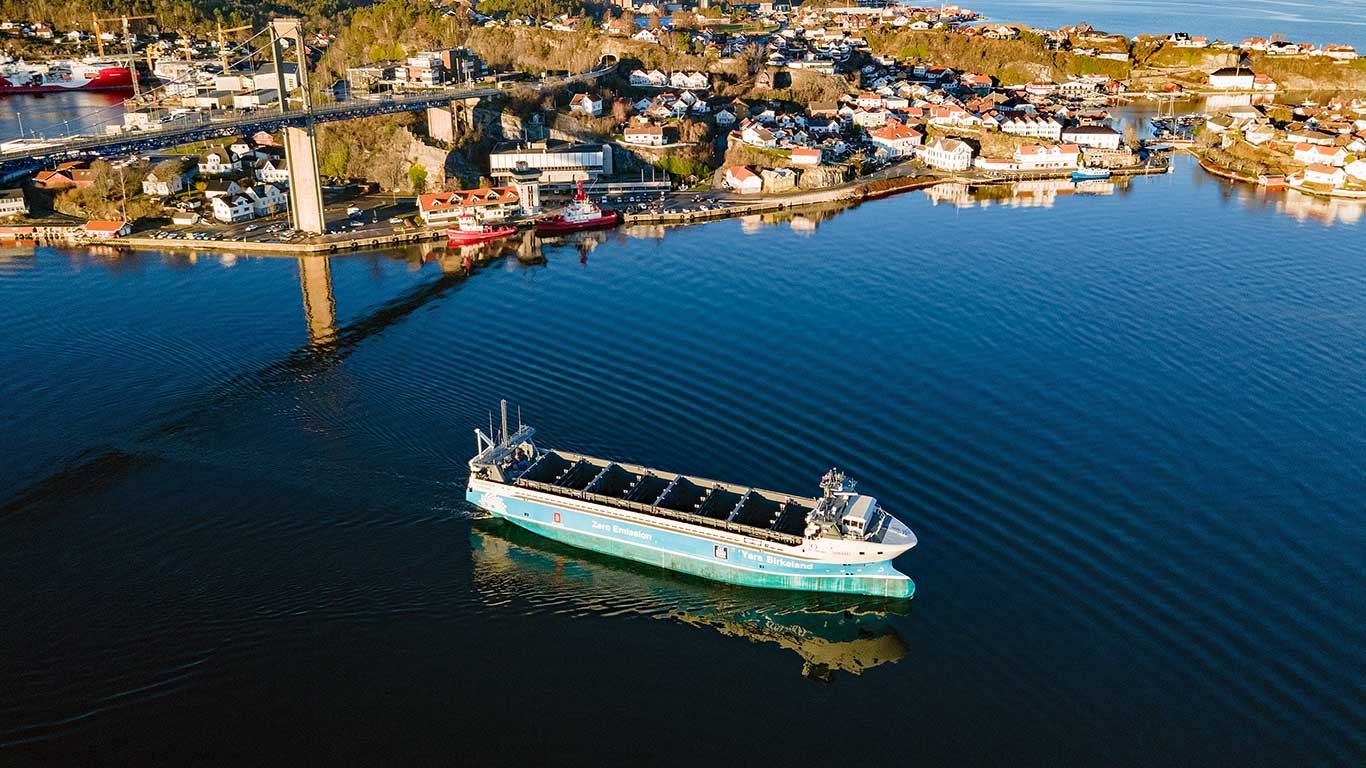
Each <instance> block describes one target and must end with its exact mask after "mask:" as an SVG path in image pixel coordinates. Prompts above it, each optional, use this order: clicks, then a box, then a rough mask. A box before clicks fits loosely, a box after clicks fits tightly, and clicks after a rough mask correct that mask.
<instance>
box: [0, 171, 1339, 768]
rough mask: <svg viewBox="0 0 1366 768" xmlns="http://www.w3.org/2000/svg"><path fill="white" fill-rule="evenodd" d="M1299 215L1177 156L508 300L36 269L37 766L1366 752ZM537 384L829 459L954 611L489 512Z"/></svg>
mask: <svg viewBox="0 0 1366 768" xmlns="http://www.w3.org/2000/svg"><path fill="white" fill-rule="evenodd" d="M1289 200H1290V199H1289V198H1279V197H1278V198H1266V199H1262V198H1257V197H1255V196H1253V195H1252V193H1250V192H1248V191H1246V190H1240V189H1234V188H1231V187H1228V186H1226V185H1224V184H1221V183H1218V182H1214V181H1210V180H1208V179H1205V178H1203V177H1200V176H1198V175H1196V174H1195V173H1194V172H1193V171H1192V169H1191V168H1190V166H1189V164H1185V163H1183V164H1181V166H1180V168H1179V169H1178V172H1177V173H1176V174H1173V175H1171V176H1166V177H1160V178H1151V179H1145V180H1139V181H1137V182H1135V183H1134V184H1133V185H1131V186H1128V187H1122V188H1120V189H1118V190H1117V193H1116V194H1113V195H1110V196H1080V195H1077V196H1073V195H1067V194H1063V195H1058V196H1054V195H1053V194H1052V193H1048V192H1044V193H1038V194H1033V195H1032V196H1028V197H1025V198H1015V199H1004V200H1003V199H1000V198H999V196H997V197H996V198H995V199H994V200H993V203H994V204H991V205H985V204H983V202H982V201H981V199H980V196H978V195H973V194H970V193H967V192H966V191H962V190H958V191H955V190H939V191H937V192H936V193H934V194H933V195H930V194H924V193H914V194H909V195H903V196H899V197H895V198H891V199H887V200H884V201H880V202H876V203H870V204H866V205H863V206H860V207H858V208H854V209H851V210H847V211H843V212H840V213H838V214H837V215H834V216H831V217H829V218H826V219H824V220H819V221H818V220H817V219H818V218H819V217H815V216H804V217H799V218H797V219H795V220H793V221H792V222H790V223H782V224H776V225H767V224H764V223H762V222H742V221H723V222H718V223H713V224H707V225H703V226H695V227H688V228H682V229H673V230H669V231H667V232H665V233H662V236H655V235H659V234H660V233H655V232H651V231H648V230H647V231H641V232H635V233H633V234H627V233H618V234H614V235H612V236H610V237H607V238H606V239H605V241H604V242H602V243H600V244H598V245H597V246H596V248H593V249H591V251H590V250H589V247H588V246H587V245H583V246H581V250H582V251H583V252H584V254H585V255H584V256H583V257H582V258H581V254H580V250H576V249H575V248H574V247H573V246H572V245H567V244H566V245H547V246H546V248H545V250H544V253H545V256H546V261H545V264H544V265H543V266H536V267H521V266H518V265H517V263H516V261H515V260H500V261H497V262H494V263H493V264H492V265H490V266H488V267H485V268H483V269H481V270H479V271H477V272H476V273H475V274H474V275H473V276H471V277H468V278H467V277H465V276H464V275H462V274H461V273H460V272H459V270H458V268H457V269H451V270H449V271H443V269H442V263H441V262H442V260H441V259H440V258H436V257H439V255H440V252H439V250H438V252H437V253H435V254H428V255H427V259H426V260H425V262H424V258H423V255H422V254H420V253H417V252H407V251H404V252H386V253H377V254H359V255H346V256H337V257H333V258H332V259H330V263H329V262H320V261H312V262H307V263H303V264H301V263H300V262H297V261H295V260H289V259H275V258H245V257H237V258H223V257H220V256H213V255H199V256H198V257H189V256H185V255H174V254H169V253H168V254H159V253H134V254H124V255H113V254H100V253H93V254H91V253H75V252H62V251H56V250H51V249H47V248H43V249H39V250H38V251H37V252H36V253H35V252H33V251H32V250H23V249H13V250H7V251H5V252H4V253H3V257H2V258H0V296H3V299H4V301H3V304H4V307H5V323H4V325H3V327H2V329H0V424H3V425H4V427H3V428H4V435H5V440H4V443H5V452H6V459H5V462H4V471H3V473H2V474H0V584H3V589H0V616H2V617H3V626H4V631H3V632H0V690H4V691H5V695H4V696H3V698H0V761H3V762H5V763H6V764H16V763H17V764H25V763H35V764H38V763H44V764H50V763H54V762H84V763H176V764H184V763H197V764H206V763H207V764H214V763H222V764H241V763H244V762H263V761H265V760H267V759H269V760H271V761H275V760H291V761H305V760H307V761H309V762H313V761H324V762H336V761H346V762H363V763H379V762H381V761H391V760H392V761H394V762H398V763H412V762H441V763H451V762H461V763H465V762H468V763H472V764H478V763H493V764H527V763H532V762H537V763H539V762H547V761H554V762H569V763H588V762H620V761H623V760H626V759H633V760H648V761H651V762H665V763H682V762H690V763H691V762H695V761H697V760H699V759H714V760H722V761H726V762H731V761H733V760H734V759H735V758H736V757H737V756H739V755H748V756H752V757H755V758H761V759H763V760H766V761H770V762H778V763H790V762H794V761H796V760H801V761H802V762H803V763H804V764H805V763H808V762H809V763H811V764H815V763H818V762H829V761H837V762H840V763H845V762H854V761H866V762H871V763H873V764H901V765H904V764H910V763H915V762H923V763H925V764H999V763H1003V762H1005V763H1011V764H1019V765H1058V764H1104V765H1152V764H1171V763H1177V764H1190V763H1201V762H1203V763H1214V762H1217V763H1219V764H1246V765H1309V764H1333V763H1343V764H1350V763H1356V764H1360V762H1361V758H1362V757H1363V748H1364V745H1363V736H1362V726H1363V722H1366V720H1364V717H1363V716H1364V715H1366V712H1364V711H1363V710H1364V709H1366V708H1364V706H1363V697H1362V688H1361V685H1362V682H1361V681H1362V677H1361V672H1362V669H1363V662H1366V656H1364V654H1363V648H1366V623H1364V622H1366V614H1364V613H1363V608H1364V607H1366V606H1363V598H1362V595H1363V588H1366V584H1363V577H1362V573H1363V571H1362V552H1363V551H1366V549H1364V545H1366V528H1364V527H1363V523H1362V510H1363V501H1362V500H1363V498H1366V493H1363V492H1364V491H1366V483H1363V479H1362V478H1363V470H1366V466H1364V464H1366V458H1364V457H1366V445H1363V437H1362V435H1363V434H1364V433H1366V261H1363V249H1362V243H1363V242H1366V241H1364V240H1363V237H1362V235H1363V232H1362V230H1361V227H1360V225H1359V224H1358V223H1356V219H1355V218H1354V217H1355V216H1358V215H1359V213H1360V211H1353V210H1352V209H1348V208H1342V207H1334V206H1327V205H1322V204H1314V203H1310V202H1307V201H1302V200H1296V201H1295V202H1289ZM950 202H953V203H958V204H959V205H963V206H970V207H955V206H954V205H951V204H948V203H950ZM1292 214H1293V215H1292ZM641 235H644V236H641ZM456 261H458V260H457V259H447V260H445V263H446V265H447V266H448V267H455V266H456V265H455V262H456ZM320 264H321V265H322V266H321V267H320V266H319V265H320ZM329 284H330V286H331V291H330V294H329V293H328V292H327V290H326V286H327V285H329ZM319 285H321V286H323V288H322V289H321V290H320V289H319ZM499 397H508V398H509V399H511V400H512V401H513V402H514V403H515V404H517V405H520V406H521V408H522V413H523V414H524V416H525V417H526V419H527V420H528V421H530V422H532V423H534V424H535V425H536V426H537V428H538V429H539V430H540V434H541V437H542V439H543V441H544V442H546V443H548V444H553V445H556V446H561V447H564V448H567V449H572V450H577V451H584V452H588V453H594V454H601V455H607V456H614V457H619V458H622V459H629V460H632V461H636V462H641V463H645V464H650V465H656V466H659V467H663V468H668V469H675V470H680V471H687V472H692V473H696V474H700V475H703V476H709V477H717V478H723V479H727V480H734V481H738V482H746V483H753V484H757V485H762V486H766V487H772V488H779V489H790V490H792V491H794V492H812V491H814V489H815V484H816V481H817V480H818V478H819V476H820V474H821V473H822V472H823V471H824V470H825V469H827V468H828V467H829V466H831V465H835V464H838V465H839V466H841V467H842V468H845V469H847V470H849V471H850V472H851V473H852V475H853V476H854V477H856V478H858V479H859V480H860V488H861V489H862V490H865V491H866V492H868V493H871V494H873V495H876V496H877V497H878V498H879V499H880V500H881V501H882V502H883V504H884V505H885V506H886V507H887V508H889V509H891V510H893V511H894V512H895V513H896V514H898V515H899V516H900V517H902V519H904V520H906V521H907V522H908V523H909V524H910V525H911V527H912V528H913V529H914V530H915V531H916V532H917V534H918V535H919V536H920V542H921V543H920V546H919V547H917V548H916V549H914V550H912V552H911V553H910V554H909V555H907V556H905V557H904V558H903V559H901V560H900V561H899V562H898V566H899V567H900V568H902V569H903V570H905V571H906V572H908V573H909V574H911V575H912V577H913V578H914V579H915V580H916V583H917V587H918V588H917V592H916V598H915V600H914V601H913V603H912V604H911V605H910V606H909V608H905V607H903V608H901V609H899V610H892V611H888V610H886V608H887V606H885V605H872V606H869V605H866V604H861V603H858V602H857V601H841V600H838V599H833V600H832V599H829V598H820V599H816V598H806V597H802V596H799V595H798V596H794V595H791V594H788V593H770V592H763V591H751V590H743V589H738V588H733V587H728V586H724V585H715V584H709V583H705V582H700V581H696V580H692V579H687V578H684V577H680V576H677V575H674V574H670V573H667V572H662V571H658V570H655V569H651V568H645V567H641V566H635V565H631V564H626V563H620V562H617V561H613V560H610V559H606V558H600V557H596V556H593V555H589V554H585V553H580V552H577V551H575V550H572V549H569V548H566V547H562V546H558V545H552V544H548V543H543V542H540V541H539V540H538V539H536V538H535V537H530V536H526V535H523V534H518V533H517V532H515V531H508V530H506V527H505V526H502V525H500V524H498V523H496V522H494V521H487V520H472V519H471V517H472V512H473V510H471V509H470V508H469V507H467V505H466V504H465V503H464V502H463V501H462V494H463V481H464V467H463V462H464V461H465V460H466V459H467V458H468V456H469V454H470V453H471V450H472V449H473V446H474V441H473V438H472V435H471V431H472V429H473V428H474V427H476V426H479V425H482V424H484V423H485V421H486V418H487V411H488V409H489V408H490V407H494V406H496V402H497V399H498V398H499Z"/></svg>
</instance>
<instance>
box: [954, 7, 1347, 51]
mask: <svg viewBox="0 0 1366 768" xmlns="http://www.w3.org/2000/svg"><path fill="white" fill-rule="evenodd" d="M959 5H961V6H963V7H966V8H971V9H972V10H974V11H977V12H978V13H984V14H986V15H987V16H989V17H991V18H992V19H995V20H998V21H1018V22H1022V23H1025V24H1031V25H1034V26H1040V27H1046V28H1049V29H1056V28H1058V27H1061V26H1067V25H1069V24H1076V23H1079V22H1086V23H1088V24H1090V25H1092V26H1094V27H1096V28H1097V29H1103V30H1105V31H1106V32H1113V33H1116V34H1124V35H1138V34H1157V33H1161V34H1167V33H1170V32H1189V33H1191V34H1192V35H1206V36H1208V37H1211V38H1220V39H1223V40H1227V41H1229V42H1232V43H1237V42H1238V41H1239V40H1242V39H1243V38H1245V37H1269V36H1270V35H1273V34H1281V35H1284V36H1285V37H1286V39H1289V40H1296V41H1300V42H1312V43H1317V44H1319V45H1326V44H1328V43H1347V44H1350V45H1354V46H1356V47H1357V48H1358V50H1363V49H1366V2H1362V0H1313V2H1308V1H1307V0H1205V1H1204V2H1198V3H1195V2H1185V0H975V2H963V3H959Z"/></svg>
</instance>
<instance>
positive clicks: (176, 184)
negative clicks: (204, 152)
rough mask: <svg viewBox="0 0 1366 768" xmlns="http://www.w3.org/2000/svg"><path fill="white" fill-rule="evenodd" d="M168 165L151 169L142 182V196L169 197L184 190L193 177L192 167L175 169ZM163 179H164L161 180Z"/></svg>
mask: <svg viewBox="0 0 1366 768" xmlns="http://www.w3.org/2000/svg"><path fill="white" fill-rule="evenodd" d="M170 166H171V164H170V163H166V164H163V165H161V166H159V167H158V168H153V169H152V171H151V172H150V173H148V174H147V176H146V178H144V179H143V180H142V194H144V195H150V196H152V197H170V196H171V195H174V194H176V193H177V192H180V191H181V190H183V189H185V187H186V185H187V184H188V183H189V181H190V178H191V177H192V176H193V175H194V173H193V167H190V168H184V169H175V168H172V167H170ZM163 177H165V178H163Z"/></svg>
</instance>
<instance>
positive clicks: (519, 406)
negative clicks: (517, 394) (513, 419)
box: [517, 404, 522, 432]
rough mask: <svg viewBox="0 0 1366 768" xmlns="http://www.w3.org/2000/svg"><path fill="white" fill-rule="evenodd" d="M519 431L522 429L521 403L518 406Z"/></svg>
mask: <svg viewBox="0 0 1366 768" xmlns="http://www.w3.org/2000/svg"><path fill="white" fill-rule="evenodd" d="M517 431H518V432H521V431H522V406H521V405H520V404H519V405H518V406H517Z"/></svg>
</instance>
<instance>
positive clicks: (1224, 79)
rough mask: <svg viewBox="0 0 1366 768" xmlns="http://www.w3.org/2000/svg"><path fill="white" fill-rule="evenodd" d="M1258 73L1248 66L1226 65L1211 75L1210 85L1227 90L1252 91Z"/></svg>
mask: <svg viewBox="0 0 1366 768" xmlns="http://www.w3.org/2000/svg"><path fill="white" fill-rule="evenodd" d="M1256 77H1257V75H1256V73H1254V72H1253V71H1252V70H1250V69H1247V68H1246V67H1224V68H1222V69H1216V70H1214V71H1213V72H1211V73H1210V75H1209V87H1211V88H1218V89H1220V90H1227V91H1250V90H1252V84H1253V82H1254V81H1255V80H1256Z"/></svg>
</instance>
